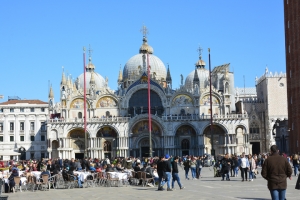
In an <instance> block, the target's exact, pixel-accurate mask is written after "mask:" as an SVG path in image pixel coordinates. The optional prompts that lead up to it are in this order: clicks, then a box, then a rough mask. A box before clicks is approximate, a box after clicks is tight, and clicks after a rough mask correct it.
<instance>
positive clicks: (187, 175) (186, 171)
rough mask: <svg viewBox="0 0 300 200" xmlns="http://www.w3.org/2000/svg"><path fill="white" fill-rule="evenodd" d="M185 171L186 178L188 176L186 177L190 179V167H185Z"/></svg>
mask: <svg viewBox="0 0 300 200" xmlns="http://www.w3.org/2000/svg"><path fill="white" fill-rule="evenodd" d="M184 171H185V178H186V179H189V171H190V168H184Z"/></svg>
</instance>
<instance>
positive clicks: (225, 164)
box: [221, 153, 231, 181]
mask: <svg viewBox="0 0 300 200" xmlns="http://www.w3.org/2000/svg"><path fill="white" fill-rule="evenodd" d="M221 165H222V169H221V172H222V181H224V178H225V176H226V180H227V181H230V178H229V170H230V168H231V160H230V159H229V154H228V153H226V154H225V156H224V158H223V159H222V161H221Z"/></svg>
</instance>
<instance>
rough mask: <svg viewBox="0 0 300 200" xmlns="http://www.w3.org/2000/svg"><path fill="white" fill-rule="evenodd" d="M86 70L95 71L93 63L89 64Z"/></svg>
mask: <svg viewBox="0 0 300 200" xmlns="http://www.w3.org/2000/svg"><path fill="white" fill-rule="evenodd" d="M86 68H87V69H95V65H94V64H93V63H89V64H88V65H87V66H86Z"/></svg>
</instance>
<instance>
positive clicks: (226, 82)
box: [47, 35, 252, 158]
mask: <svg viewBox="0 0 300 200" xmlns="http://www.w3.org/2000/svg"><path fill="white" fill-rule="evenodd" d="M153 52H154V51H153V48H152V47H151V46H150V45H149V44H148V39H147V36H146V35H144V36H143V40H142V45H141V46H140V48H139V53H138V54H136V55H134V56H133V57H131V58H130V59H129V60H128V61H127V62H126V64H125V66H124V67H123V69H122V70H120V72H119V75H118V88H117V89H114V90H113V89H111V88H109V86H108V79H107V78H103V76H102V75H101V74H99V73H98V72H97V70H96V66H95V65H94V64H93V63H92V58H91V56H89V61H88V64H87V65H86V79H85V81H86V82H85V83H86V84H84V74H81V75H79V76H78V78H77V79H76V80H75V81H72V80H71V78H69V77H68V76H66V75H65V74H64V72H63V73H62V78H61V84H60V88H52V87H51V88H50V91H49V102H48V103H49V112H50V115H49V116H50V117H49V119H48V120H47V139H48V140H47V141H48V145H47V146H48V148H47V151H48V155H49V157H50V158H51V157H52V158H57V157H60V158H82V157H84V155H87V156H88V157H92V158H104V157H107V156H108V157H115V156H120V157H127V156H135V157H146V156H149V144H150V141H149V140H150V137H149V120H148V119H149V118H148V74H150V77H149V78H150V79H149V80H150V102H151V104H150V105H151V108H150V110H151V124H152V128H151V141H152V149H153V155H154V156H159V155H164V154H167V153H168V154H170V155H179V156H183V155H203V154H205V153H207V154H210V153H211V149H212V146H213V149H214V150H215V154H216V155H218V154H225V153H231V154H241V153H242V152H246V153H251V152H252V145H251V144H250V141H249V127H248V124H249V123H248V114H247V112H238V110H237V108H236V102H237V97H236V90H235V88H234V74H233V72H232V71H230V64H229V63H227V64H222V65H220V66H216V67H214V69H213V70H212V72H211V88H212V89H211V92H212V95H211V96H210V77H209V70H208V68H207V66H206V63H205V61H204V60H202V56H201V51H200V53H199V58H198V59H197V58H196V59H195V60H196V64H195V65H194V66H193V64H189V63H187V65H190V66H191V67H190V70H191V72H190V73H189V75H188V76H187V77H186V78H184V77H183V76H182V75H181V84H180V87H178V88H173V87H172V75H171V69H170V67H169V66H165V65H164V62H163V61H161V60H160V58H158V57H157V56H156V55H154V53H153ZM148 65H150V73H148V72H147V66H148ZM176 76H177V75H176ZM178 76H179V75H178ZM84 85H86V116H84V113H85V112H84V107H85V106H84V102H85V101H84ZM58 89H59V90H60V97H59V100H58V102H55V101H54V95H53V94H54V92H53V91H54V90H58ZM211 98H212V99H211ZM211 102H212V106H211V105H210V103H211ZM211 107H212V109H211ZM211 112H212V115H213V120H212V121H213V123H212V125H211V122H210V120H211V117H210V116H211ZM85 117H86V121H87V126H86V132H85V130H84V118H85ZM210 126H212V127H210ZM211 134H212V135H211ZM212 144H213V145H212Z"/></svg>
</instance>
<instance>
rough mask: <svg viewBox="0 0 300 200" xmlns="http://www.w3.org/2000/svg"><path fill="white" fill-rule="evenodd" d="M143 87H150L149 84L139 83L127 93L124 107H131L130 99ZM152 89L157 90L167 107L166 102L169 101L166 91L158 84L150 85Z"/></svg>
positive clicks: (164, 105)
mask: <svg viewBox="0 0 300 200" xmlns="http://www.w3.org/2000/svg"><path fill="white" fill-rule="evenodd" d="M141 89H148V84H139V85H137V86H135V87H133V88H131V89H130V90H129V91H128V92H127V94H126V99H125V100H124V101H123V102H122V104H123V105H122V106H123V107H124V108H129V100H130V99H131V97H132V95H133V94H134V93H135V92H137V91H138V90H141ZM150 90H152V91H154V92H156V93H157V94H158V95H159V97H160V99H161V100H162V105H163V107H166V102H167V99H166V95H165V93H164V92H163V91H162V90H161V88H158V87H157V86H155V85H152V84H151V85H150Z"/></svg>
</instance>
